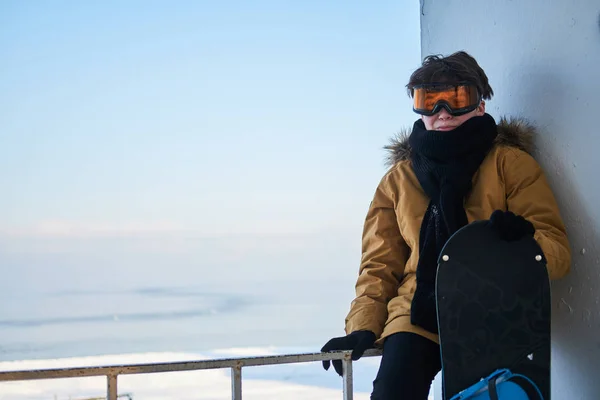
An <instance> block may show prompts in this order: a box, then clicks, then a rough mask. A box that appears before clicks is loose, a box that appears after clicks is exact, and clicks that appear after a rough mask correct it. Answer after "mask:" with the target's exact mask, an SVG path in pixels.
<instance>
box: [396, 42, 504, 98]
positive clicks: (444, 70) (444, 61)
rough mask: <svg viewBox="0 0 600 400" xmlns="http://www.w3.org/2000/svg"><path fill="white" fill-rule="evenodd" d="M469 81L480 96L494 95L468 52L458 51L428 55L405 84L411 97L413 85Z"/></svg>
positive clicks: (486, 79) (483, 73) (485, 77)
mask: <svg viewBox="0 0 600 400" xmlns="http://www.w3.org/2000/svg"><path fill="white" fill-rule="evenodd" d="M459 82H469V83H471V84H473V85H475V86H477V90H478V91H479V94H480V95H481V97H482V98H484V99H486V100H489V99H491V98H492V96H493V95H494V91H493V90H492V87H491V86H490V84H489V83H488V77H487V75H486V74H485V72H484V71H483V69H482V68H481V67H480V66H479V64H477V61H476V60H475V59H474V58H473V57H472V56H471V55H469V54H468V53H466V52H464V51H458V52H456V53H454V54H451V55H449V56H447V57H443V56H442V55H430V56H427V57H425V59H424V60H423V63H422V64H421V67H419V68H418V69H417V70H415V72H413V73H412V75H411V76H410V79H409V81H408V84H407V85H406V88H407V91H408V95H409V96H410V97H413V95H414V87H415V86H417V85H422V84H426V83H459Z"/></svg>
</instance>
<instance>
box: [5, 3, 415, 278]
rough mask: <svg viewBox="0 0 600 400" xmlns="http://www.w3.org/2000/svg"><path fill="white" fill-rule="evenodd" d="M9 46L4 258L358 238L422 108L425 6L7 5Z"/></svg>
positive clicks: (353, 242) (230, 250) (299, 244)
mask: <svg viewBox="0 0 600 400" xmlns="http://www.w3.org/2000/svg"><path fill="white" fill-rule="evenodd" d="M415 3H416V2H415ZM0 58H1V59H2V63H0V185H1V187H2V192H3V195H2V197H1V198H0V261H2V262H3V264H4V265H8V264H7V263H8V261H7V260H9V259H10V260H12V261H13V262H16V261H15V260H17V259H18V260H20V261H19V262H20V264H26V263H31V259H30V258H27V257H31V254H57V253H59V254H77V255H78V256H77V257H78V258H77V259H76V260H75V259H74V260H75V261H73V263H74V264H76V263H80V264H81V263H86V262H91V261H92V260H91V256H90V255H89V254H88V253H86V252H88V251H89V252H93V253H94V254H96V255H97V254H108V253H115V252H119V251H121V252H122V251H123V249H124V247H127V248H131V249H133V250H131V251H134V252H135V251H137V252H139V253H143V252H147V251H151V252H152V253H153V254H154V253H156V254H158V253H160V254H163V253H164V254H173V253H177V254H180V253H182V252H183V253H185V252H187V251H193V252H194V254H195V255H194V257H197V258H198V259H204V260H206V259H207V257H208V258H210V256H209V254H213V253H214V255H215V257H218V255H219V254H221V255H223V252H225V253H227V255H228V256H232V257H233V254H237V253H236V252H238V253H239V252H241V254H247V252H248V251H257V250H256V249H257V248H260V251H262V252H263V253H261V254H264V252H267V253H268V252H269V251H280V252H281V251H283V252H285V251H290V249H292V250H293V249H296V250H298V252H299V254H305V253H306V252H311V251H313V250H314V249H312V248H311V246H313V247H314V246H322V244H323V243H330V244H331V246H333V247H335V246H338V247H339V246H341V248H343V249H347V248H352V249H354V251H356V246H357V243H358V242H359V240H360V237H359V236H360V232H361V228H362V222H363V219H364V215H365V213H366V209H367V207H368V204H369V201H370V199H371V196H372V194H373V191H374V189H375V186H376V184H377V183H378V181H379V179H380V178H381V176H382V175H383V173H384V172H385V168H384V165H383V158H384V152H383V150H382V146H383V145H385V144H386V143H387V140H388V138H389V137H390V136H391V135H392V134H394V132H396V131H397V130H398V129H400V128H401V127H404V126H410V125H412V122H413V121H414V119H415V114H413V113H412V112H411V110H410V101H409V99H408V97H407V96H406V92H405V89H404V85H405V84H406V82H407V80H408V77H409V75H410V73H411V71H412V70H413V69H414V68H415V67H417V66H418V64H419V59H420V47H419V16H418V4H411V5H407V4H406V2H400V1H379V2H375V3H370V4H368V3H367V2H362V1H361V2H359V1H344V2H342V1H302V2H299V1H298V2H291V1H220V2H209V1H172V2H167V1H148V0H145V1H134V0H130V1H126V2H123V1H103V2H82V1H27V2H24V1H16V0H15V1H3V2H2V3H1V4H0ZM190 237H194V238H203V239H211V238H213V239H219V240H225V239H227V238H237V239H236V240H238V241H237V242H235V243H236V244H235V245H231V246H233V247H231V246H230V247H227V250H226V251H222V250H215V248H216V247H215V246H213V245H210V246H208V247H206V248H205V250H206V251H203V250H202V249H204V248H200V247H198V246H196V245H195V244H194V243H195V242H193V241H190V240H187V239H189V238H190ZM284 237H294V238H296V239H295V240H294V241H292V242H286V243H287V244H286V245H284V244H283V243H280V242H277V240H281V239H282V238H284ZM224 238H225V239H224ZM240 238H243V240H242V239H240ZM265 238H271V239H277V240H270V239H269V240H267V239H265ZM229 243H233V242H229ZM331 246H330V247H327V246H325V248H331ZM217 247H218V246H217ZM322 247H323V246H322ZM248 249H250V250H248ZM340 251H345V250H340ZM323 252H324V254H325V253H327V250H326V249H324V250H323ZM86 254H87V255H86ZM90 254H91V253H90ZM356 255H357V254H356V253H354V254H351V256H352V258H350V257H349V259H350V260H353V262H352V266H351V267H350V269H351V270H352V271H353V272H354V271H355V270H356V267H357V264H358V262H357V260H356ZM2 257H4V258H3V259H2ZM19 257H21V258H19ZM86 257H87V259H86ZM257 257H258V256H257ZM40 260H41V261H40V263H43V262H45V261H44V260H50V259H49V258H41V259H40ZM94 260H95V261H96V262H98V263H99V262H100V261H98V258H97V257H96V258H94ZM175 261H176V260H171V261H170V262H175ZM48 262H49V261H48ZM9 264H10V263H9ZM11 265H12V264H11ZM90 265H92V264H90ZM98 265H99V264H98ZM345 268H348V266H345Z"/></svg>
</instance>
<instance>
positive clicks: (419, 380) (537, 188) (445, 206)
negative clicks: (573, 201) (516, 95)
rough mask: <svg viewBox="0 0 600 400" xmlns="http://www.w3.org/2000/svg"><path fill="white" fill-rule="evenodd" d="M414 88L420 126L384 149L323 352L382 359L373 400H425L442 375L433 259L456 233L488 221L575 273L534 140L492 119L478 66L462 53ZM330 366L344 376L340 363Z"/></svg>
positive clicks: (430, 63) (524, 129)
mask: <svg viewBox="0 0 600 400" xmlns="http://www.w3.org/2000/svg"><path fill="white" fill-rule="evenodd" d="M407 88H408V91H409V94H410V96H411V97H412V98H413V100H414V111H415V112H416V113H418V114H420V115H421V118H420V119H418V120H417V121H416V122H415V123H414V126H413V128H412V131H411V132H410V133H409V134H406V135H400V136H399V137H398V138H396V139H395V140H394V141H393V142H392V144H391V145H390V146H387V149H388V150H390V154H391V155H390V159H389V163H390V164H391V168H390V169H389V171H388V172H387V174H386V175H385V176H384V177H383V179H382V180H381V182H380V183H379V185H378V187H377V189H376V192H375V196H374V198H373V201H372V202H371V205H370V208H369V210H368V213H367V217H366V221H365V225H364V232H363V241H362V247H363V248H362V260H361V264H360V268H359V276H358V280H357V283H356V298H355V299H354V301H353V302H352V304H351V308H350V311H349V313H348V316H347V317H346V333H347V336H343V337H339V338H333V339H331V340H330V341H329V342H327V344H325V346H323V348H322V351H332V350H353V353H352V358H353V359H354V360H357V359H359V358H360V357H361V356H362V355H363V353H364V351H365V350H366V349H368V348H371V347H373V346H374V345H376V346H381V347H383V356H382V359H381V365H380V367H379V371H378V373H377V377H376V379H375V381H374V382H373V393H372V395H371V399H374V400H381V399H402V400H425V399H427V396H428V393H429V389H430V386H431V382H432V380H433V378H434V377H435V375H436V374H437V373H438V372H439V371H440V369H441V360H440V349H439V344H438V343H439V339H438V335H437V316H436V304H435V276H436V269H437V258H438V256H439V253H440V251H441V249H442V247H443V246H444V244H445V242H446V241H447V240H448V239H449V238H450V236H451V235H452V234H453V233H454V232H456V231H457V230H458V229H459V228H461V227H462V226H464V225H466V224H468V223H470V222H473V221H476V220H486V219H489V220H490V223H489V224H490V226H492V227H494V228H495V229H497V230H498V231H499V232H500V233H501V236H502V237H503V238H504V239H505V240H518V239H520V238H522V237H524V236H526V235H531V236H533V237H534V238H535V239H536V240H537V242H538V243H539V245H540V246H541V248H542V250H543V251H544V254H545V256H546V258H547V261H548V263H547V266H548V271H549V274H550V278H551V279H557V278H560V277H562V276H564V275H565V274H567V272H568V271H569V268H570V262H571V254H570V248H569V243H568V240H567V236H566V232H565V227H564V225H563V222H562V220H561V217H560V214H559V210H558V206H557V204H556V201H555V199H554V196H553V194H552V191H551V190H550V188H549V186H548V183H547V181H546V178H545V176H544V174H543V172H542V170H541V169H540V166H539V165H538V164H537V162H536V161H535V160H534V159H533V158H532V156H531V155H530V154H529V152H531V147H532V146H531V143H532V137H531V136H532V133H533V131H532V128H531V127H529V126H528V125H527V124H525V123H524V122H522V121H512V122H507V121H506V120H502V121H501V122H500V123H499V124H496V122H495V121H494V119H493V118H492V117H491V116H490V115H489V114H486V112H485V100H489V99H490V98H491V97H492V96H493V91H492V88H491V87H490V85H489V83H488V78H487V76H486V74H485V72H484V71H483V70H482V69H481V67H480V66H479V65H478V63H477V61H476V60H475V59H474V58H473V57H471V56H470V55H469V54H467V53H465V52H458V53H455V54H452V55H450V56H448V57H441V56H429V57H427V58H425V60H424V61H423V64H422V66H421V67H420V68H419V69H417V70H416V71H415V72H414V73H413V74H412V76H411V77H410V81H409V83H408V85H407ZM333 364H334V367H335V370H336V371H337V372H338V373H339V374H340V375H341V372H342V366H341V362H340V361H334V362H333ZM323 367H324V368H325V369H328V368H329V361H324V362H323Z"/></svg>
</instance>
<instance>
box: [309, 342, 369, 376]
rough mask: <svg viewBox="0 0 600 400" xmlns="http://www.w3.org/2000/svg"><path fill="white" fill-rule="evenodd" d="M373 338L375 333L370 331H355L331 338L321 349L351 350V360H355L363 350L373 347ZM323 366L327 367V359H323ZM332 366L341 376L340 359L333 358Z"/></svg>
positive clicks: (326, 368) (360, 355) (324, 350)
mask: <svg viewBox="0 0 600 400" xmlns="http://www.w3.org/2000/svg"><path fill="white" fill-rule="evenodd" d="M375 339H376V337H375V334H374V333H373V332H371V331H355V332H352V333H351V334H349V335H347V336H342V337H336V338H333V339H331V340H330V341H329V342H327V343H325V346H323V348H321V351H322V352H327V351H335V350H352V361H356V360H358V359H359V358H361V357H362V355H363V354H364V353H365V350H367V349H370V348H372V347H373V344H374V343H375ZM323 368H325V371H327V370H328V369H329V360H324V361H323ZM333 368H335V372H337V373H338V375H339V376H343V374H344V372H343V369H342V360H333Z"/></svg>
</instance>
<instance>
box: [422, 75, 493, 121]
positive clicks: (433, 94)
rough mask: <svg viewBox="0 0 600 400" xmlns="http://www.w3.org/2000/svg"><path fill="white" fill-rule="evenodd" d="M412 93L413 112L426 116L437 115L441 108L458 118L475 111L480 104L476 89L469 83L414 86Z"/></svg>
mask: <svg viewBox="0 0 600 400" xmlns="http://www.w3.org/2000/svg"><path fill="white" fill-rule="evenodd" d="M413 93H414V94H413V111H414V112H416V113H417V114H421V115H427V116H430V115H434V114H437V113H438V112H440V111H442V108H445V109H446V111H448V113H449V114H450V115H454V116H459V115H463V114H466V113H469V112H471V111H473V110H475V109H476V108H477V107H478V106H479V103H481V96H480V95H479V92H478V91H477V87H476V86H475V85H471V84H469V83H459V84H457V85H450V84H446V83H433V84H432V83H428V84H423V85H417V86H415V87H414V88H413Z"/></svg>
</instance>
